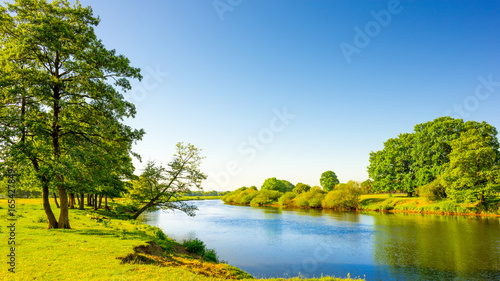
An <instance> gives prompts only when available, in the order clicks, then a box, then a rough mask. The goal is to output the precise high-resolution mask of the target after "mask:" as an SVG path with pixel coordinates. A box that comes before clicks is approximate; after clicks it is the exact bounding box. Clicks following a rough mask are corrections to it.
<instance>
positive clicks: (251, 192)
mask: <svg viewBox="0 0 500 281" xmlns="http://www.w3.org/2000/svg"><path fill="white" fill-rule="evenodd" d="M257 195H259V192H258V191H257V190H255V189H250V188H249V189H247V190H245V191H243V192H240V193H239V194H238V195H236V196H235V199H234V203H235V204H241V205H248V204H250V202H251V201H252V199H254V198H255V197H256V196H257Z"/></svg>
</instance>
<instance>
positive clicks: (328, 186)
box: [319, 171, 339, 191]
mask: <svg viewBox="0 0 500 281" xmlns="http://www.w3.org/2000/svg"><path fill="white" fill-rule="evenodd" d="M319 183H320V184H321V186H322V187H323V190H325V191H331V190H333V189H334V188H335V186H336V185H337V184H338V183H339V179H338V178H337V175H336V174H335V173H334V172H333V171H326V172H324V173H323V174H321V178H320V179H319Z"/></svg>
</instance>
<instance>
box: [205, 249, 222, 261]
mask: <svg viewBox="0 0 500 281" xmlns="http://www.w3.org/2000/svg"><path fill="white" fill-rule="evenodd" d="M203 258H205V260H207V261H210V262H217V263H218V262H219V256H218V255H217V252H215V250H214V249H206V250H205V254H204V255H203Z"/></svg>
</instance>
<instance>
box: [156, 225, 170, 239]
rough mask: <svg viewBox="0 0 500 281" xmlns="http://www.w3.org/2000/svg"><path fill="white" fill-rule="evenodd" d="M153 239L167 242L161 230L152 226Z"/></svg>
mask: <svg viewBox="0 0 500 281" xmlns="http://www.w3.org/2000/svg"><path fill="white" fill-rule="evenodd" d="M153 229H154V233H155V237H156V238H157V239H160V240H167V235H165V233H164V232H163V230H161V228H159V227H156V226H154V227H153Z"/></svg>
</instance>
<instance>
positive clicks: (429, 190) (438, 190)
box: [418, 176, 446, 201]
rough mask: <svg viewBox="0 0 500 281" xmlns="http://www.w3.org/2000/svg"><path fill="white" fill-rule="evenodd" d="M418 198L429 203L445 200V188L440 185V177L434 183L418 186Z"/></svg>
mask: <svg viewBox="0 0 500 281" xmlns="http://www.w3.org/2000/svg"><path fill="white" fill-rule="evenodd" d="M418 196H420V197H423V198H427V199H428V200H431V201H438V200H442V199H444V198H446V188H445V186H444V185H443V183H442V178H441V176H438V177H437V178H436V179H435V180H434V181H432V182H430V183H428V184H426V185H423V186H420V187H419V188H418Z"/></svg>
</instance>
